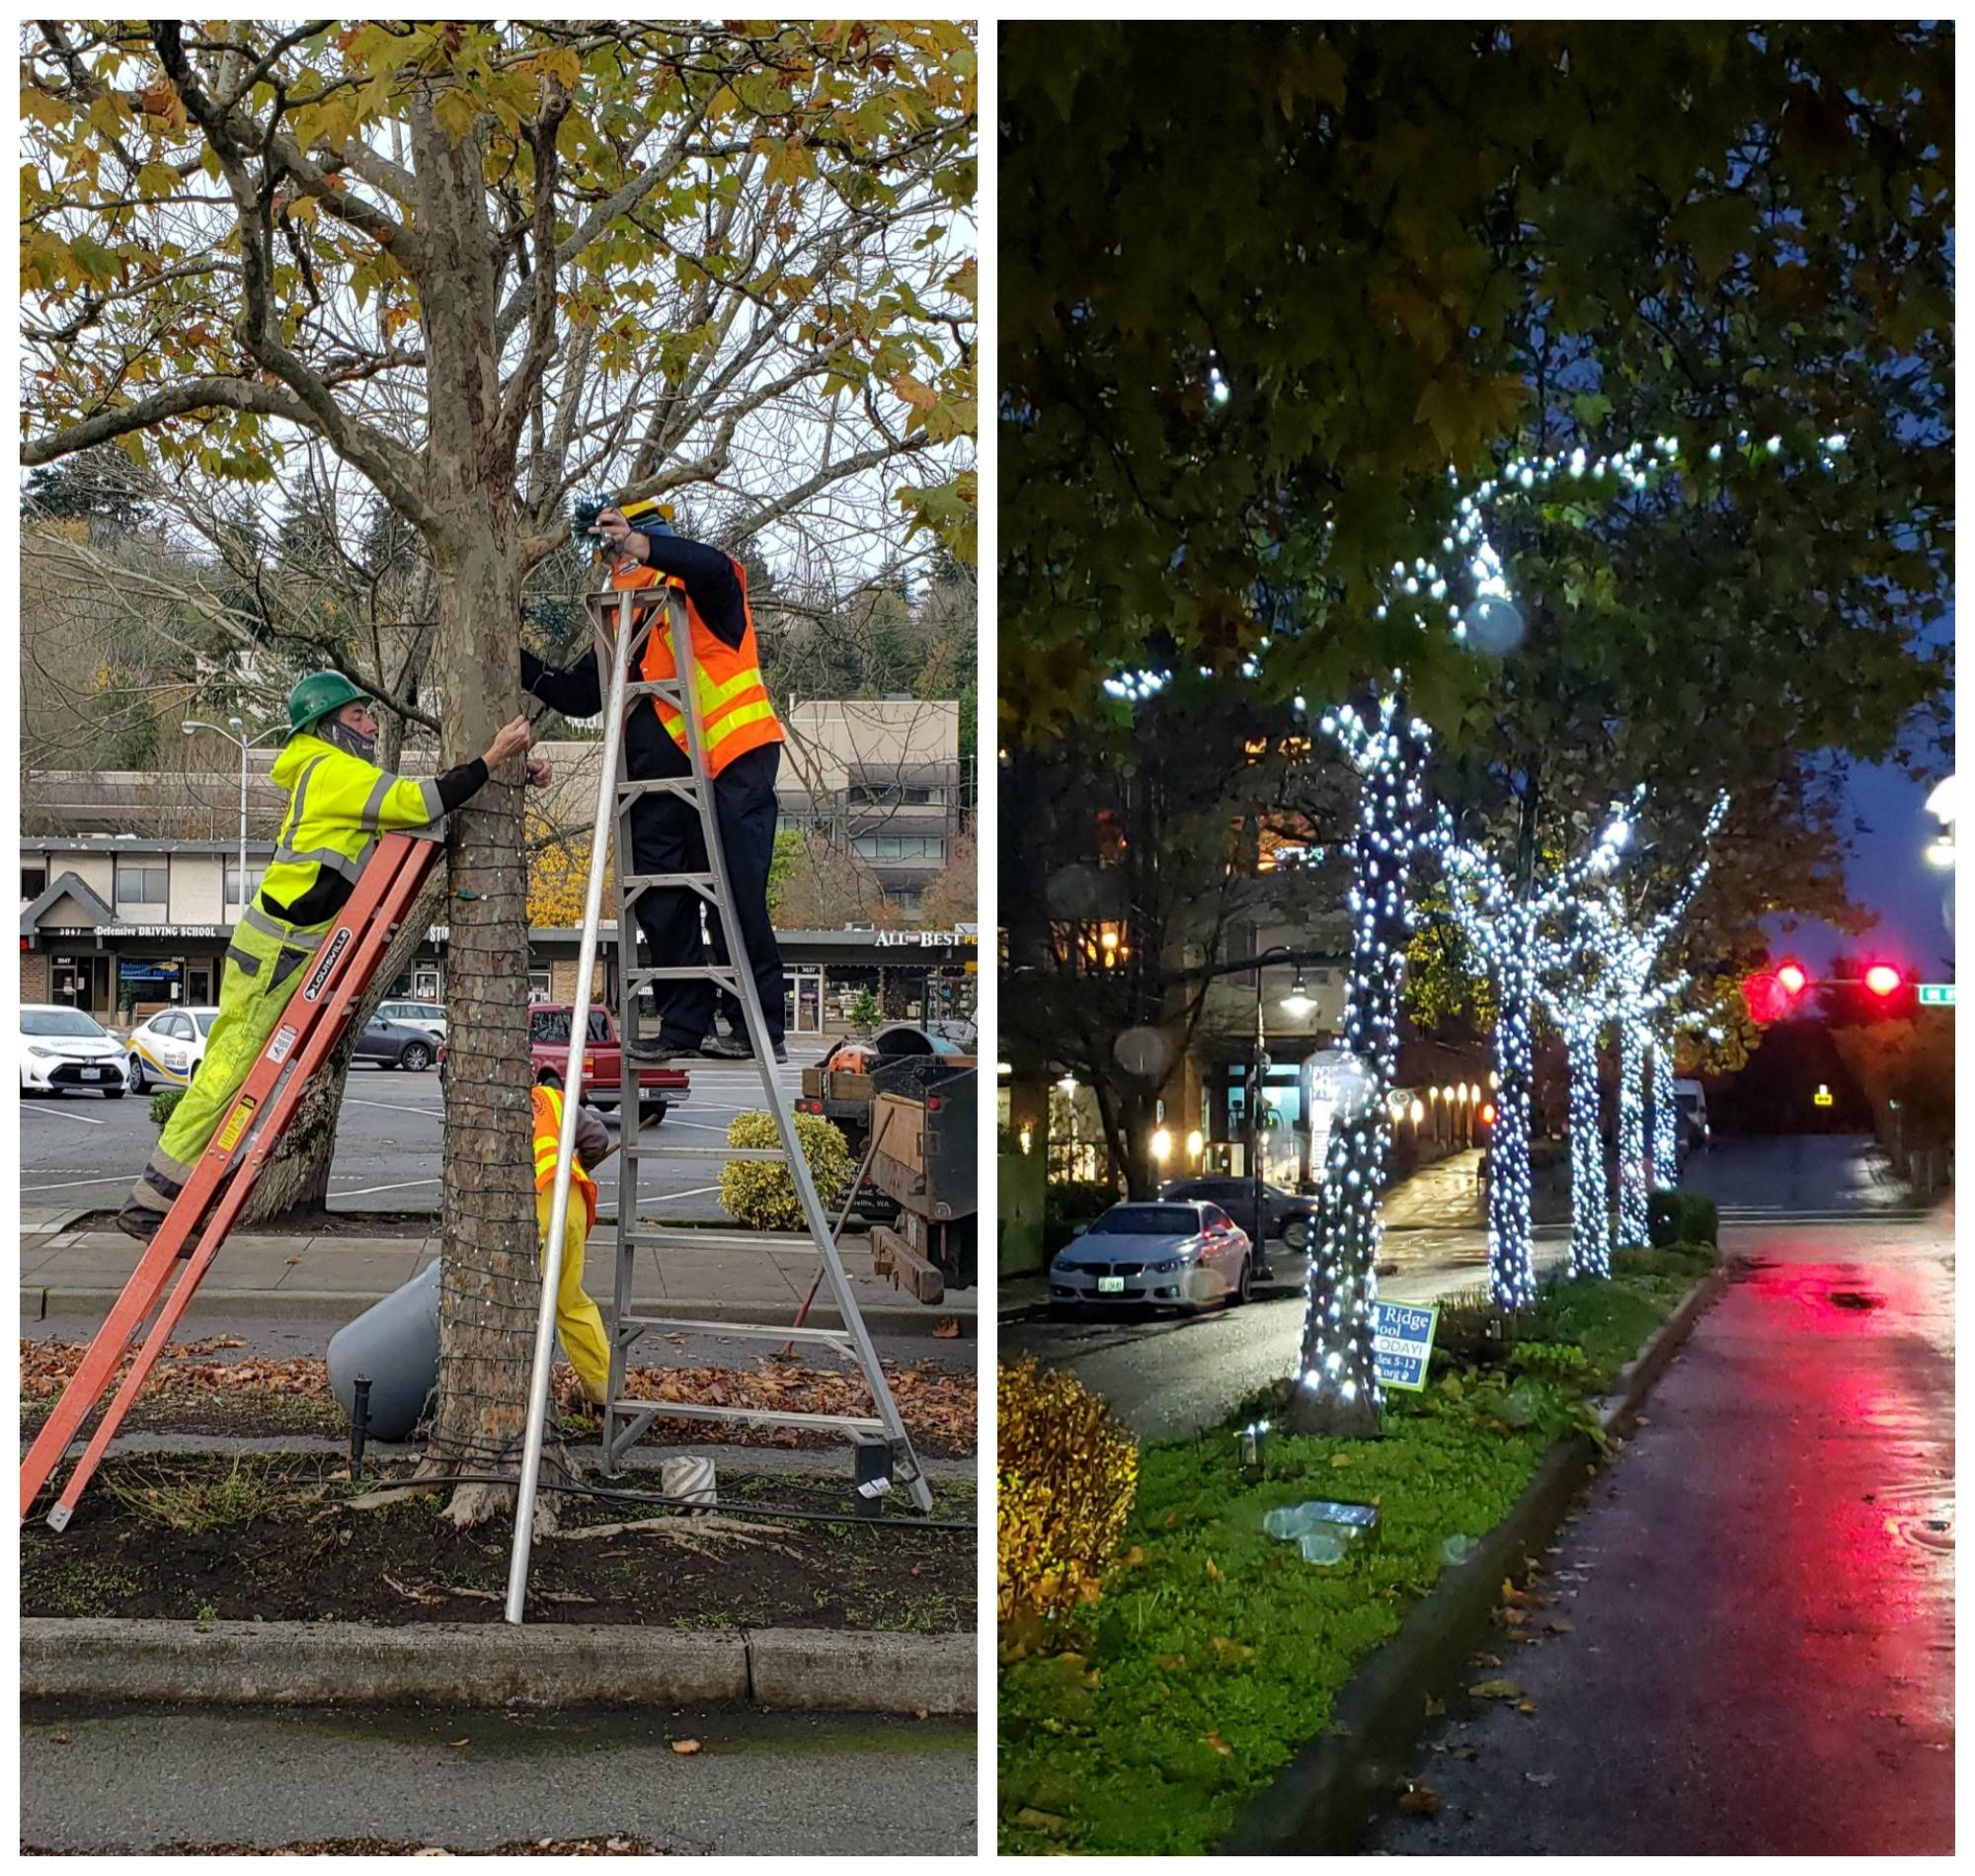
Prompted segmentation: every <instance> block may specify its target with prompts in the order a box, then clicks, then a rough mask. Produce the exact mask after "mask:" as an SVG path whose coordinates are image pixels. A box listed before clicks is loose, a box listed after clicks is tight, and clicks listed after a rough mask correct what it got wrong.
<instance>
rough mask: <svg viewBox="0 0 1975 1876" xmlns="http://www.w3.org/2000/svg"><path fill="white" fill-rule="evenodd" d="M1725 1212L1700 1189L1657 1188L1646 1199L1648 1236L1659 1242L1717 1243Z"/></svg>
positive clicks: (1651, 1241) (1653, 1241)
mask: <svg viewBox="0 0 1975 1876" xmlns="http://www.w3.org/2000/svg"><path fill="white" fill-rule="evenodd" d="M1720 1227H1721V1214H1720V1213H1719V1212H1717V1211H1716V1210H1715V1206H1714V1201H1713V1200H1712V1199H1707V1198H1703V1197H1702V1196H1701V1195H1700V1194H1699V1193H1698V1192H1681V1191H1678V1190H1675V1191H1671V1192H1656V1193H1654V1194H1653V1195H1652V1197H1651V1198H1650V1199H1648V1200H1647V1201H1646V1238H1647V1241H1648V1242H1649V1243H1652V1244H1655V1245H1660V1246H1664V1245H1668V1244H1714V1243H1718V1242H1719V1241H1720Z"/></svg>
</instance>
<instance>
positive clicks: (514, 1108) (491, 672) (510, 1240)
mask: <svg viewBox="0 0 1975 1876" xmlns="http://www.w3.org/2000/svg"><path fill="white" fill-rule="evenodd" d="M412 149H413V157H414V164H415V167H416V171H417V175H418V179H419V185H420V194H421V198H422V200H421V213H420V217H419V219H420V231H421V234H422V236H423V240H424V244H425V248H426V251H427V253H428V255H429V257H430V259H429V262H428V265H427V268H426V271H425V277H424V278H422V279H421V280H420V282H419V287H420V300H421V305H422V307H423V320H424V325H425V334H426V356H427V365H426V372H427V381H428V388H429V400H428V401H429V408H430V413H431V435H430V440H429V443H428V446H427V455H426V473H425V499H426V501H427V502H428V503H429V504H430V505H431V507H432V508H434V510H435V512H436V513H437V514H438V515H439V516H441V517H442V519H443V522H444V525H443V527H442V529H440V530H439V532H438V537H437V538H436V539H435V540H433V541H432V543H431V546H432V549H433V566H434V575H435V580H436V582H437V606H436V613H437V621H438V633H437V640H438V642H437V648H436V660H435V664H436V679H437V684H438V687H439V691H440V693H441V694H442V695H443V697H444V699H445V705H446V708H445V718H444V726H443V744H442V747H443V755H444V759H445V761H446V762H447V763H452V762H457V761H461V760H465V759H469V758H471V757H472V756H473V755H474V754H476V753H477V752H478V751H479V750H481V749H483V748H485V747H486V745H487V743H489V742H490V741H491V740H492V738H493V735H494V732H495V731H496V730H497V729H498V728H499V727H500V725H501V724H502V723H504V722H506V721H507V720H508V719H509V718H511V717H513V716H514V715H515V714H516V713H517V712H518V711H519V709H520V704H521V696H520V661H519V658H518V656H517V653H516V646H517V644H518V640H519V632H520V616H521V611H520V566H519V560H520V556H519V552H518V547H517V544H516V542H515V540H514V529H513V520H512V517H513V503H514V473H513V471H514V463H513V457H514V451H513V447H512V444H511V443H509V442H507V441H505V439H504V438H503V436H502V423H501V375H500V367H501V349H500V346H499V344H498V343H497V340H496V337H495V315H496V289H497V285H498V268H497V252H496V245H495V239H494V234H493V231H492V230H491V229H490V228H489V226H488V225H487V218H486V209H485V201H484V197H485V184H484V181H483V179H482V161H483V154H484V153H483V150H482V148H481V142H480V139H479V138H478V137H477V136H469V137H466V138H464V139H462V140H460V141H459V142H457V143H455V142H454V141H453V139H452V138H451V136H450V135H448V134H447V132H446V131H444V130H443V129H442V128H441V127H440V126H439V125H438V124H436V123H435V120H434V119H433V117H432V115H431V113H430V112H429V111H427V110H423V109H421V110H419V111H417V112H416V113H415V114H414V116H413V119H412ZM452 819H453V822H454V825H453V829H452V837H451V852H450V856H449V860H450V865H449V869H448V874H447V881H446V887H447V900H446V920H445V922H446V924H447V926H448V928H449V938H448V944H447V951H448V959H449V966H448V978H449V985H448V992H447V999H446V1003H447V1067H448V1072H447V1086H446V1114H445V1152H444V1177H445V1198H444V1240H443V1271H442V1277H441V1285H440V1304H439V1368H438V1410H437V1417H436V1420H435V1425H434V1428H433V1437H432V1447H431V1451H430V1454H429V1455H428V1456H429V1460H430V1461H431V1462H432V1463H433V1464H435V1465H436V1466H442V1467H445V1468H447V1469H453V1470H458V1471H465V1472H483V1473H484V1472H489V1471H507V1470H510V1469H512V1467H513V1465H514V1459H515V1452H514V1447H515V1445H516V1442H517V1440H518V1437H519V1435H520V1432H521V1428H522V1425H523V1422H524V1420H525V1417H526V1411H527V1392H528V1375H529V1368H530V1365H531V1362H532V1358H533V1346H534V1327H535V1312H536V1302H537V1298H538V1296H539V1292H540V1279H539V1275H538V1272H537V1268H536V1253H537V1246H536V1241H535V1212H534V1203H533V1201H534V1191H533V1186H534V1181H533V1177H532V1172H533V1167H532V1161H531V1159H530V1155H529V1150H528V1128H529V1122H528V1087H529V1079H530V1078H529V1073H528V1045H527V1022H526V1007H527V964H528V925H527V879H526V868H525V866H524V863H523V860H522V852H521V791H520V789H519V787H518V786H516V784H515V782H514V780H503V781H494V782H490V783H489V784H488V786H487V787H485V788H484V789H482V790H481V791H480V793H479V794H478V795H476V796H475V797H474V798H473V800H472V801H470V802H469V803H467V805H466V806H465V807H464V808H462V809H461V810H460V811H459V812H458V813H457V814H456V815H454V816H453V818H452ZM509 1503H511V1500H510V1498H509V1495H508V1492H507V1491H506V1490H505V1489H503V1488H498V1487H487V1486H477V1487H476V1486H463V1487H461V1488H460V1490H459V1491H458V1492H456V1493H455V1494H454V1497H453V1501H452V1504H451V1505H450V1507H449V1508H448V1512H447V1516H448V1517H449V1518H451V1519H452V1520H453V1522H455V1523H457V1524H471V1523H475V1522H478V1521H479V1520H481V1519H484V1518H487V1517H490V1516H492V1515H494V1514H495V1513H496V1512H498V1511H500V1510H501V1509H503V1508H504V1507H505V1506H506V1505H508V1504H509Z"/></svg>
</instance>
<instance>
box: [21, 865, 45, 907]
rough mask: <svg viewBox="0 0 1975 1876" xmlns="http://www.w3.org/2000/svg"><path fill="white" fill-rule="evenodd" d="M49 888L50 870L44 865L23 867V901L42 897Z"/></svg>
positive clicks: (23, 902)
mask: <svg viewBox="0 0 1975 1876" xmlns="http://www.w3.org/2000/svg"><path fill="white" fill-rule="evenodd" d="M47 890H48V870H47V868H46V867H44V866H24V867H23V868H22V869H21V903H22V904H23V905H25V904H27V903H28V901H29V900H30V899H40V896H41V895H42V894H43V893H45V892H46V891H47Z"/></svg>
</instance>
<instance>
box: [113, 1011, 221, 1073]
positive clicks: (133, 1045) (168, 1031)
mask: <svg viewBox="0 0 1975 1876" xmlns="http://www.w3.org/2000/svg"><path fill="white" fill-rule="evenodd" d="M218 1014H219V1008H218V1006H217V1005H216V1004H202V1003H196V1004H193V1005H192V1006H191V1007H190V1008H187V1009H182V1010H160V1011H159V1012H158V1013H157V1015H155V1016H153V1017H151V1018H150V1019H149V1020H147V1021H145V1022H142V1023H139V1024H138V1025H137V1027H136V1028H135V1029H133V1030H132V1031H131V1032H130V1044H129V1052H128V1057H127V1061H126V1064H125V1065H126V1069H127V1072H128V1076H129V1082H130V1092H131V1093H132V1094H142V1093H144V1092H145V1091H146V1090H147V1089H150V1088H183V1087H185V1086H186V1085H187V1084H188V1083H190V1082H191V1080H192V1078H193V1075H194V1074H195V1073H196V1072H197V1068H198V1064H199V1063H200V1062H202V1061H203V1060H204V1059H205V1039H206V1036H207V1035H208V1034H209V1033H210V1031H211V1029H212V1019H213V1018H214V1017H215V1016H217V1015H218Z"/></svg>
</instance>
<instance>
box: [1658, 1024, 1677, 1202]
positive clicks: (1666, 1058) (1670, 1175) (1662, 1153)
mask: <svg viewBox="0 0 1975 1876" xmlns="http://www.w3.org/2000/svg"><path fill="white" fill-rule="evenodd" d="M1652 1142H1653V1186H1654V1189H1655V1190H1656V1191H1660V1192H1665V1191H1668V1190H1670V1189H1671V1188H1672V1187H1674V1186H1677V1185H1678V1184H1679V1183H1680V1120H1679V1116H1678V1111H1677V1109H1676V1105H1675V1098H1674V1091H1673V1025H1672V1024H1671V1023H1662V1024H1661V1025H1660V1026H1659V1028H1658V1029H1657V1030H1656V1031H1655V1032H1654V1034H1653V1127H1652Z"/></svg>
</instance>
